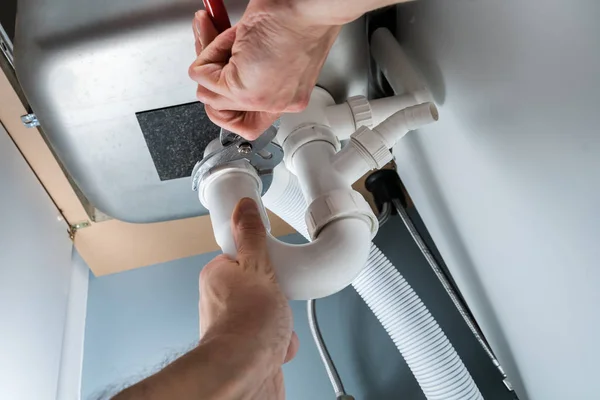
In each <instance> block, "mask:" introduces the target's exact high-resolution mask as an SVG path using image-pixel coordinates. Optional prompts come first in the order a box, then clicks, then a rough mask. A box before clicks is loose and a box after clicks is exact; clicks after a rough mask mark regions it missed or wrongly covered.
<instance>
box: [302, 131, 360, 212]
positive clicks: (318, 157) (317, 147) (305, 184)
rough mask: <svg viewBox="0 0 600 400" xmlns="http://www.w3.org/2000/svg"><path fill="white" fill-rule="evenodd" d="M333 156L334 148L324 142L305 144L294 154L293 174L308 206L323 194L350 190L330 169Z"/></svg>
mask: <svg viewBox="0 0 600 400" xmlns="http://www.w3.org/2000/svg"><path fill="white" fill-rule="evenodd" d="M335 154H336V151H335V148H334V147H333V146H332V145H331V144H330V143H328V142H324V141H316V142H310V143H307V144H305V145H303V146H302V147H300V148H299V149H298V150H297V151H296V152H295V153H294V156H293V158H292V163H293V168H294V172H295V174H296V176H297V177H298V181H299V182H300V187H301V188H302V193H304V197H305V199H306V202H307V203H308V204H310V203H312V202H313V201H314V200H315V199H316V198H318V197H319V196H321V195H323V194H325V193H329V192H332V191H334V190H340V189H350V184H348V182H347V181H346V180H344V179H343V178H342V176H340V174H338V173H337V171H336V170H335V169H334V168H332V167H331V162H332V159H333V157H334V156H335Z"/></svg>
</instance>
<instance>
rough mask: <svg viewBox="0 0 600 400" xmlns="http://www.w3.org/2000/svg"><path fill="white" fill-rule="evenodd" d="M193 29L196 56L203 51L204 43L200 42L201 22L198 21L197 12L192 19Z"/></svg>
mask: <svg viewBox="0 0 600 400" xmlns="http://www.w3.org/2000/svg"><path fill="white" fill-rule="evenodd" d="M192 28H193V29H192V30H193V31H194V46H195V47H196V57H198V56H199V55H200V53H201V52H202V44H201V43H200V23H199V22H198V17H197V13H196V15H194V20H193V21H192Z"/></svg>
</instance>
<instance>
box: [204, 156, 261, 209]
mask: <svg viewBox="0 0 600 400" xmlns="http://www.w3.org/2000/svg"><path fill="white" fill-rule="evenodd" d="M231 173H244V174H248V175H250V176H251V177H252V178H254V180H255V181H256V186H257V188H258V189H257V190H258V193H262V188H263V182H262V180H261V179H260V177H259V176H258V174H257V173H256V169H254V167H253V166H252V165H250V163H249V162H248V161H246V160H237V161H232V162H229V163H227V164H223V165H220V166H217V167H215V168H213V169H211V170H210V171H209V172H207V173H206V174H205V175H204V176H203V177H202V179H201V180H200V183H199V185H198V199H199V200H200V203H202V205H203V206H204V207H206V208H208V202H207V201H206V191H207V190H210V189H209V188H210V184H211V183H212V182H214V181H215V180H216V179H218V178H219V177H221V176H223V175H225V174H231Z"/></svg>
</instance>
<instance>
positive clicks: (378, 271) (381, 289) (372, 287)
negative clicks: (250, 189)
mask: <svg viewBox="0 0 600 400" xmlns="http://www.w3.org/2000/svg"><path fill="white" fill-rule="evenodd" d="M263 201H264V204H265V205H266V206H267V207H268V208H269V210H271V211H272V212H274V213H275V214H277V215H278V216H279V217H280V218H282V219H283V220H284V221H286V222H287V223H288V224H290V225H291V226H292V227H293V228H294V229H296V230H297V231H298V232H299V233H300V234H302V235H303V236H304V237H305V238H307V239H308V238H309V236H308V230H307V228H306V223H305V222H304V213H305V210H306V207H307V206H306V201H305V200H304V198H303V196H302V190H301V189H300V185H299V184H298V180H297V178H296V177H295V176H294V175H292V174H291V173H290V172H289V171H288V170H287V169H286V168H285V166H283V165H279V166H278V167H277V168H276V169H275V173H274V176H273V183H272V184H271V187H270V189H269V191H268V192H267V193H266V194H265V195H264V196H263ZM352 286H354V289H356V291H357V292H358V294H359V295H360V296H361V297H362V299H363V300H364V301H365V303H367V305H368V306H369V308H370V309H371V310H372V311H373V313H374V314H375V316H376V317H377V319H378V320H379V322H380V323H381V325H383V327H384V329H385V330H386V331H387V333H388V334H389V336H390V338H391V339H392V340H393V342H394V344H395V345H396V348H397V349H398V351H399V352H400V354H401V355H402V357H403V358H404V359H405V360H406V363H407V364H408V367H409V368H410V370H411V371H412V373H413V375H414V376H415V378H416V380H417V382H418V383H419V386H420V387H421V389H422V390H423V393H424V394H425V396H426V397H427V399H429V400H434V399H435V400H437V399H440V400H454V399H456V400H479V399H483V397H482V396H481V393H480V392H479V389H478V388H477V385H476V384H475V382H474V381H473V378H472V377H471V374H470V373H469V371H468V370H467V368H466V367H465V365H464V364H463V362H462V360H461V359H460V357H459V355H458V353H456V350H455V349H454V347H453V346H452V344H451V343H450V341H449V340H448V338H447V337H446V335H445V334H444V332H443V331H442V329H441V328H440V326H439V325H438V323H437V321H436V320H435V319H434V318H433V316H432V315H431V313H430V312H429V310H428V309H427V307H425V304H423V302H422V301H421V299H420V298H419V296H418V295H417V294H416V293H415V291H414V290H413V289H412V287H411V286H410V285H409V284H408V283H407V282H406V280H405V279H404V277H403V276H402V274H400V272H398V270H397V269H396V267H395V266H394V265H393V264H392V263H391V262H390V260H389V259H388V258H387V257H386V256H385V255H384V254H383V253H382V252H381V250H379V248H377V246H376V245H375V244H371V245H370V250H369V256H368V260H367V262H366V267H365V268H364V269H363V270H362V271H361V272H360V274H359V275H358V277H357V278H356V279H355V280H354V281H353V282H352Z"/></svg>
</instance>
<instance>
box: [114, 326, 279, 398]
mask: <svg viewBox="0 0 600 400" xmlns="http://www.w3.org/2000/svg"><path fill="white" fill-rule="evenodd" d="M243 340H244V343H243V342H242V341H241V340H240V339H239V338H237V337H228V336H217V337H213V338H212V339H210V340H207V341H202V342H201V343H200V345H199V346H198V347H196V348H195V349H194V350H192V351H190V352H189V353H187V354H185V355H184V356H182V357H180V358H179V359H177V360H176V361H174V362H173V363H171V364H170V365H168V366H167V367H165V368H164V369H163V370H161V371H160V372H158V373H156V374H154V375H152V376H150V377H149V378H146V379H145V380H143V381H141V382H139V383H138V384H136V385H134V386H132V387H130V388H128V389H126V390H124V391H123V392H122V393H120V394H118V395H117V396H116V397H114V399H115V400H142V399H144V400H167V399H181V400H186V399H194V400H213V399H215V400H217V399H218V400H229V399H231V400H237V399H243V398H246V396H248V395H251V394H252V393H251V391H252V390H254V388H256V387H257V381H261V380H262V379H265V378H264V377H263V375H264V376H266V373H267V371H265V369H267V368H264V367H263V364H265V363H266V362H267V360H266V359H265V356H264V355H261V354H256V353H254V352H253V351H252V349H253V348H255V346H252V344H251V343H250V344H249V343H245V342H247V340H251V339H246V338H244V339H243ZM267 365H268V364H267Z"/></svg>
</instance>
